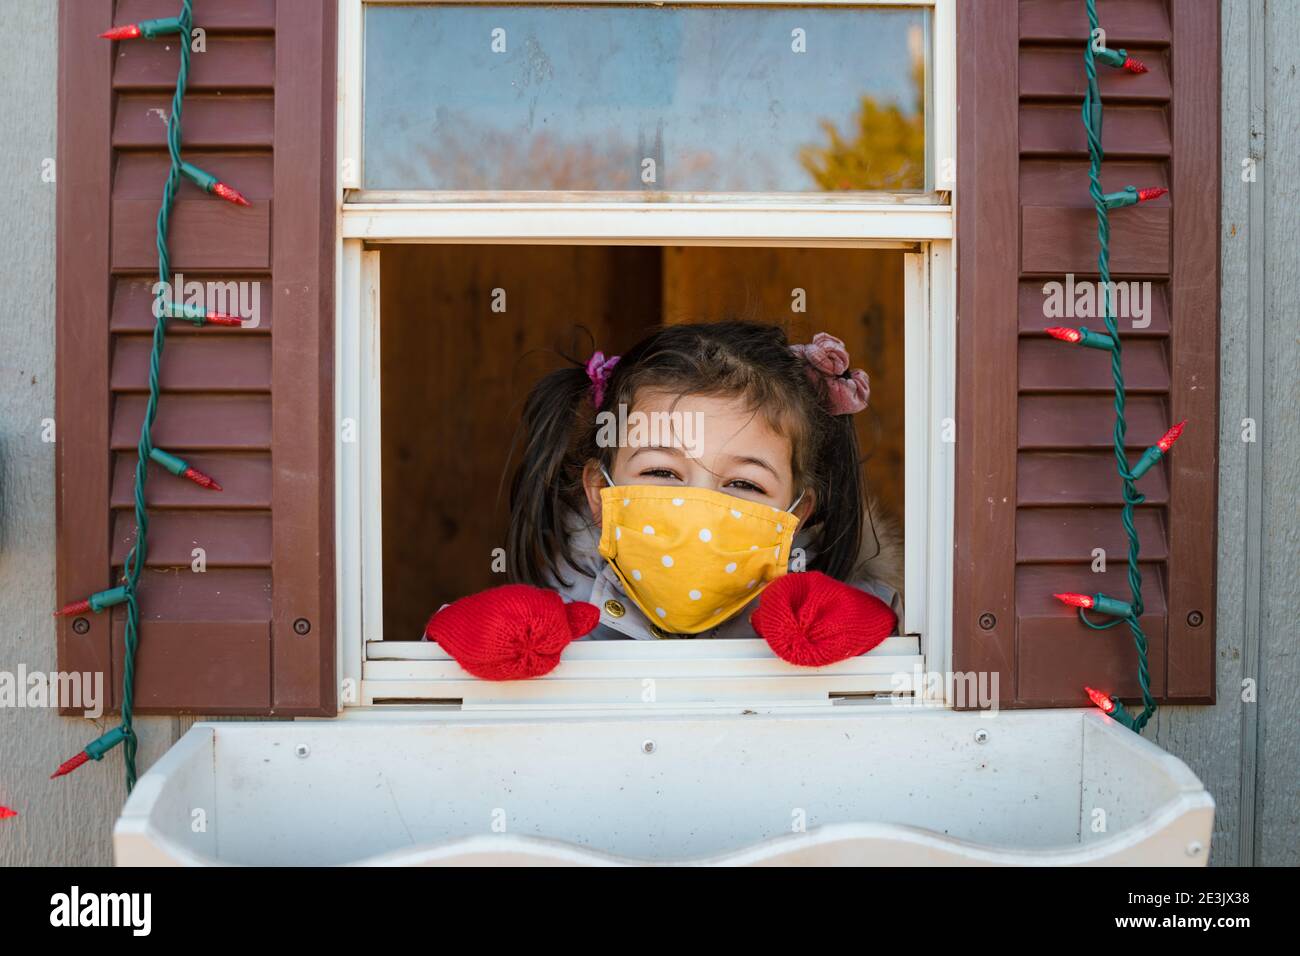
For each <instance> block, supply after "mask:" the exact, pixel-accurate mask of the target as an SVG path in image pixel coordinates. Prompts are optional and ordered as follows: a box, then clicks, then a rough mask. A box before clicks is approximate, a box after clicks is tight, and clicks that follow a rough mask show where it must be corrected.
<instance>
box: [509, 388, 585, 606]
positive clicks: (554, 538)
mask: <svg viewBox="0 0 1300 956" xmlns="http://www.w3.org/2000/svg"><path fill="white" fill-rule="evenodd" d="M592 413H593V409H592V403H591V381H590V380H589V379H588V377H587V373H586V371H585V370H584V369H583V367H582V366H575V367H572V368H564V369H559V370H557V371H554V372H551V373H550V374H548V375H546V376H545V377H544V378H543V379H542V380H541V381H540V382H538V383H537V385H536V386H534V388H533V390H532V391H531V392H529V394H528V399H527V400H526V401H525V403H524V410H523V419H522V423H521V426H520V427H521V430H522V431H523V433H524V435H525V438H524V449H523V456H522V460H521V461H520V464H519V467H518V468H517V469H516V470H515V474H514V479H513V480H512V482H511V485H510V529H509V531H508V532H507V534H506V573H507V576H508V579H509V580H510V581H511V582H512V583H521V584H532V585H535V586H537V587H554V586H555V585H556V584H557V583H558V584H560V585H562V586H564V587H568V586H570V585H569V583H568V582H566V581H563V580H562V579H561V575H560V566H561V564H560V562H561V561H563V562H567V563H568V564H569V565H570V566H572V565H573V554H572V552H571V549H570V546H569V540H568V538H569V536H568V533H567V528H566V519H567V517H568V515H569V513H570V512H571V511H572V510H574V508H575V502H576V501H577V496H579V495H580V494H581V488H582V464H583V461H584V460H585V456H584V455H583V454H582V451H583V448H582V445H583V444H584V443H583V441H582V435H583V433H584V431H585V430H586V429H585V428H584V425H589V424H590V421H589V419H590V418H591V416H592Z"/></svg>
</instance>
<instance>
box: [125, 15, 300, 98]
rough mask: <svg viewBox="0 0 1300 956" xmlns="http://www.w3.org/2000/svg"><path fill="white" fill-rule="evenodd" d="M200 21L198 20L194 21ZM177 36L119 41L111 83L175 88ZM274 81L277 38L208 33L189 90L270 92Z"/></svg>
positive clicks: (195, 61) (138, 87)
mask: <svg viewBox="0 0 1300 956" xmlns="http://www.w3.org/2000/svg"><path fill="white" fill-rule="evenodd" d="M195 22H196V23H198V21H197V20H196V21H195ZM176 42H177V41H176V39H175V38H173V39H172V40H170V41H154V42H152V43H118V44H117V62H116V64H115V65H114V69H113V87H114V89H117V90H122V91H129V92H138V91H142V90H166V91H168V92H170V91H171V90H173V89H175V86H176ZM274 79H275V41H274V40H273V39H272V38H271V37H247V38H221V37H210V38H209V39H208V41H207V50H206V51H205V52H203V53H201V54H199V53H196V54H195V55H194V57H193V59H192V60H191V67H190V76H189V83H188V84H187V86H186V90H187V91H188V92H194V93H201V92H204V91H208V90H233V91H248V90H269V89H271V87H272V85H273V82H274Z"/></svg>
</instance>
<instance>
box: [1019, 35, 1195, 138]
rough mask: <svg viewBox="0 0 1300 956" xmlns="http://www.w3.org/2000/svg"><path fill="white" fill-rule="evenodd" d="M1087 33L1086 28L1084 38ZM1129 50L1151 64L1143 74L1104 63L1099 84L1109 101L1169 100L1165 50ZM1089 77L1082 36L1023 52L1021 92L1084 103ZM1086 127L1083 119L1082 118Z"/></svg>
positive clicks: (1099, 71)
mask: <svg viewBox="0 0 1300 956" xmlns="http://www.w3.org/2000/svg"><path fill="white" fill-rule="evenodd" d="M1086 36H1087V31H1086V30H1085V31H1083V34H1082V37H1086ZM1128 52H1129V53H1131V54H1133V55H1134V56H1136V57H1137V58H1138V59H1139V60H1141V61H1142V62H1143V63H1145V64H1146V65H1147V70H1148V72H1146V73H1142V74H1140V75H1138V74H1133V73H1129V72H1128V71H1126V70H1113V69H1111V68H1110V67H1107V66H1104V65H1103V66H1101V67H1100V68H1099V69H1098V70H1097V83H1098V85H1099V86H1100V87H1101V98H1102V100H1103V101H1104V102H1105V103H1108V104H1109V103H1124V102H1127V101H1133V100H1168V99H1169V98H1170V95H1171V90H1170V86H1169V67H1168V65H1167V64H1166V62H1165V55H1164V53H1163V51H1160V50H1157V49H1155V48H1147V47H1143V46H1134V47H1130V48H1129V50H1128ZM1086 84H1087V77H1085V76H1084V73H1083V47H1082V38H1081V40H1080V41H1079V42H1078V43H1075V44H1071V45H1069V46H1062V47H1042V48H1036V47H1026V48H1025V49H1023V50H1021V52H1020V95H1021V96H1024V97H1033V98H1037V99H1051V100H1078V101H1079V102H1080V103H1082V102H1083V93H1084V89H1085V88H1086ZM1080 126H1082V121H1080ZM1102 131H1103V132H1105V129H1104V123H1103V130H1102Z"/></svg>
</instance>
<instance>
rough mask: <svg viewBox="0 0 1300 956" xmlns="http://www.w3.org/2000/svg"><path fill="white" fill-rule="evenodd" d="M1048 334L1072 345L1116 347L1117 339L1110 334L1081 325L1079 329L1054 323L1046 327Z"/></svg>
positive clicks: (1107, 349) (1096, 347) (1101, 347)
mask: <svg viewBox="0 0 1300 956" xmlns="http://www.w3.org/2000/svg"><path fill="white" fill-rule="evenodd" d="M1043 331H1045V332H1046V333H1047V334H1048V335H1050V336H1051V337H1052V338H1054V339H1060V340H1061V341H1062V342H1069V343H1070V344H1071V345H1082V346H1084V347H1085V348H1090V349H1105V350H1106V351H1110V350H1111V349H1113V348H1114V347H1115V340H1114V339H1112V338H1111V337H1110V336H1109V335H1103V334H1102V333H1100V332H1093V331H1092V330H1091V329H1086V328H1083V327H1082V326H1080V327H1079V328H1077V329H1070V328H1062V327H1061V326H1059V325H1054V326H1052V327H1051V328H1048V329H1044V330H1043Z"/></svg>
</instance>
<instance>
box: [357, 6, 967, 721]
mask: <svg viewBox="0 0 1300 956" xmlns="http://www.w3.org/2000/svg"><path fill="white" fill-rule="evenodd" d="M366 2H369V0H338V3H339V76H338V82H339V125H338V141H339V142H338V148H339V156H340V158H341V162H340V176H339V193H338V210H339V214H338V223H337V236H338V246H337V258H336V263H337V275H336V288H337V290H338V295H337V315H336V336H335V360H336V376H335V408H336V414H337V417H338V419H339V428H338V429H337V431H336V443H335V462H336V468H335V472H336V473H335V479H336V480H335V489H336V515H335V518H336V521H335V527H336V535H335V547H336V554H337V561H336V567H337V581H336V586H337V597H338V633H339V646H338V672H339V674H340V678H341V698H340V699H341V702H342V704H343V705H344V706H345V707H355V706H363V707H365V706H372V705H376V704H392V703H405V704H414V705H419V706H423V707H428V706H435V705H439V704H448V703H452V702H454V703H456V704H459V705H460V706H462V707H465V708H467V709H468V708H500V707H510V708H516V707H528V708H537V707H540V708H546V709H548V710H557V709H558V710H564V709H571V708H575V707H577V708H589V707H593V706H594V707H629V706H644V704H645V703H646V702H648V701H649V700H653V701H654V702H656V703H662V704H666V705H669V706H672V705H673V704H683V705H684V704H690V705H692V706H700V705H701V704H702V703H708V702H712V703H714V704H716V705H717V706H719V707H724V708H725V707H732V708H734V706H735V705H736V704H737V703H740V702H759V701H762V702H765V703H767V704H781V703H791V704H798V705H801V706H806V705H808V704H809V703H810V702H811V703H819V702H820V703H825V704H827V705H830V704H832V703H833V702H834V701H835V699H837V698H839V697H846V696H850V697H872V696H874V695H882V696H883V695H890V694H895V695H896V694H898V693H899V692H902V693H903V694H912V695H915V698H916V699H918V700H924V701H925V702H928V703H934V704H937V705H940V706H943V705H946V704H951V701H946V700H945V699H944V693H943V688H944V687H946V686H949V684H950V682H949V681H946V680H944V681H933V680H925V679H922V673H923V672H928V673H940V674H943V673H946V672H947V671H948V670H949V661H950V659H951V647H952V553H953V546H952V543H953V461H954V455H953V450H952V440H951V421H952V419H953V418H954V416H955V411H954V409H955V374H956V373H955V368H956V364H955V354H954V343H955V340H956V299H955V279H956V275H955V261H956V260H955V257H954V249H953V241H954V228H953V204H952V195H953V192H954V188H955V179H954V178H955V163H954V162H953V160H952V157H954V156H955V148H954V146H955V133H956V95H955V94H956V88H955V66H956V45H955V40H956V37H955V11H954V5H955V2H956V0H911V2H903V0H875V2H874V3H871V4H863V3H857V4H844V5H852V6H867V5H877V6H889V5H900V6H921V7H932V8H933V18H932V24H933V29H932V33H931V39H932V43H933V45H934V49H933V55H932V64H933V69H932V93H931V104H932V111H931V112H932V118H931V123H930V132H929V136H930V139H931V142H932V146H931V148H930V150H929V155H930V156H932V157H933V160H932V165H933V172H932V178H933V181H934V183H935V186H936V189H935V191H934V192H932V193H928V194H907V195H906V196H903V195H898V196H893V195H887V194H870V195H863V194H859V195H858V196H856V197H854V198H838V197H835V198H819V199H817V200H810V199H809V198H808V197H794V196H789V195H780V194H778V195H772V194H760V195H753V196H745V197H737V196H731V197H727V196H718V197H701V196H693V197H690V198H689V199H683V200H681V201H674V200H671V199H670V201H667V202H662V203H660V202H656V203H644V202H639V201H635V200H628V201H620V197H610V196H609V195H591V194H588V195H577V194H572V195H570V194H566V195H564V196H563V197H562V199H560V201H557V198H556V196H555V194H549V195H547V196H546V197H545V198H539V199H538V200H537V201H529V199H528V197H527V196H520V195H512V196H511V197H510V200H509V201H506V202H502V201H486V200H485V199H481V198H475V197H467V196H457V197H456V199H455V200H454V201H451V202H448V201H445V198H444V199H443V200H441V201H433V200H432V198H430V196H429V194H420V193H387V194H381V195H377V194H374V193H365V192H362V191H361V190H360V186H361V165H360V162H361V161H360V156H361V151H360V150H361V119H362V112H361V111H362V96H361V82H362V48H363V39H362V36H361V25H362V14H363V6H364V4H365V3H366ZM382 2H383V3H389V4H391V3H394V2H396V3H404V2H413V3H416V2H428V0H382ZM456 2H467V3H473V2H494V0H456ZM498 2H499V0H498ZM515 2H518V0H515ZM539 2H540V0H539ZM583 2H590V3H601V2H617V0H583ZM673 2H674V3H694V2H706V0H673ZM742 2H749V3H758V4H763V3H773V4H780V3H781V2H782V0H742ZM840 3H843V0H822V2H821V3H819V4H816V5H818V6H833V5H837V4H840ZM787 4H788V0H787ZM402 242H406V243H409V242H419V243H433V244H437V243H444V244H453V243H454V244H463V243H473V244H482V243H511V244H531V243H539V244H540V243H545V244H565V245H573V244H584V245H614V244H624V245H709V246H798V247H835V248H888V249H901V250H904V251H905V252H906V254H905V256H904V280H905V296H904V322H905V332H904V350H905V359H904V362H905V398H904V403H905V421H906V423H907V426H906V435H905V441H904V456H905V487H906V496H905V514H904V531H905V549H906V550H905V555H906V558H905V620H904V622H903V625H904V626H903V628H902V630H903V634H904V635H905V636H902V637H894V638H889V639H888V640H886V641H885V642H884V643H883V644H882V645H880V646H879V647H877V648H876V649H874V650H873V651H871V652H870V653H869V654H866V655H863V656H862V657H858V658H854V659H852V660H849V661H843V662H841V663H839V664H836V665H833V666H831V667H824V668H818V669H816V670H810V669H804V668H796V667H793V666H791V665H788V664H786V663H785V662H783V661H781V660H779V659H778V658H776V657H775V656H774V655H773V654H772V653H771V651H770V650H769V649H768V648H767V646H766V644H765V643H764V642H763V641H761V640H729V641H707V640H673V641H627V642H624V641H611V642H580V643H576V644H573V645H571V646H570V647H569V648H568V649H566V651H565V653H564V658H563V659H562V661H561V663H560V665H559V666H558V667H557V668H556V669H555V670H554V671H552V672H551V674H549V675H547V676H546V677H544V678H541V679H537V680H531V681H513V682H506V683H499V682H490V681H481V680H477V679H475V678H472V677H470V676H469V675H467V674H466V673H465V672H464V671H462V670H461V669H460V668H459V666H458V665H457V664H456V663H455V662H454V661H452V660H451V659H450V658H449V657H448V655H447V654H446V653H445V652H444V651H443V650H442V649H441V648H440V647H438V646H437V645H435V644H430V643H426V642H422V641H413V640H390V641H384V640H383V636H384V635H383V588H382V560H383V545H382V515H381V505H382V502H381V482H380V437H381V421H380V388H379V386H380V378H379V376H380V368H379V355H380V351H379V334H380V316H379V256H380V253H379V251H378V247H381V246H382V245H384V244H390V243H402ZM430 610H431V611H432V608H431V609H430ZM918 635H919V636H918ZM403 637H409V635H403Z"/></svg>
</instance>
